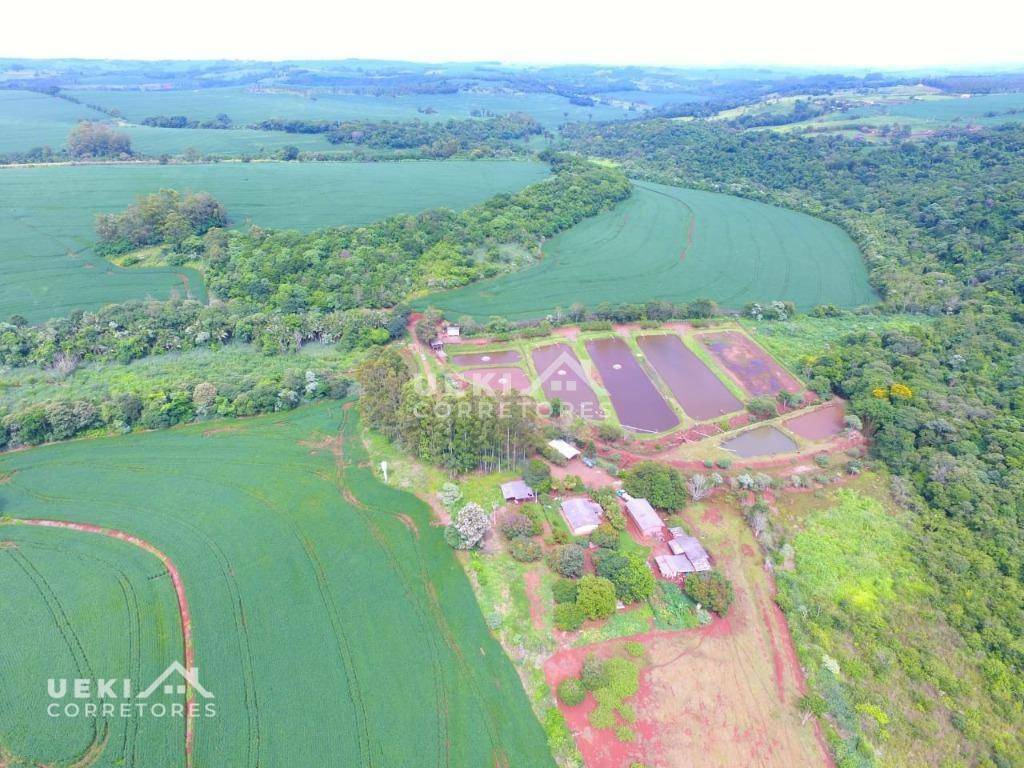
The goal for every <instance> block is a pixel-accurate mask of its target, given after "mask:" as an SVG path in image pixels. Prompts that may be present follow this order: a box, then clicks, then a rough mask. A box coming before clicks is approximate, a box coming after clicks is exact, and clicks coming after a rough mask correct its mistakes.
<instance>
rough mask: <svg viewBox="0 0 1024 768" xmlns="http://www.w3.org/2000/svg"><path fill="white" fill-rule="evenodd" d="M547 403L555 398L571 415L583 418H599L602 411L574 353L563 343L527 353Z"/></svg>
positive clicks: (602, 413) (602, 415)
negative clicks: (531, 360) (535, 369)
mask: <svg viewBox="0 0 1024 768" xmlns="http://www.w3.org/2000/svg"><path fill="white" fill-rule="evenodd" d="M531 357H532V358H533V364H534V366H535V367H536V368H537V373H538V374H539V376H540V384H541V387H542V388H543V389H544V395H545V397H547V398H548V400H554V399H555V398H558V399H559V400H561V401H562V404H563V405H565V406H567V407H568V408H570V409H571V410H572V412H573V413H574V414H575V415H577V416H581V417H583V418H585V419H603V418H604V411H602V410H601V404H600V402H599V401H598V399H597V395H596V394H594V390H593V389H592V388H591V386H590V382H588V381H587V377H586V374H585V373H584V372H583V366H582V365H581V364H580V360H579V358H578V357H576V353H575V352H573V351H572V349H571V348H570V347H569V346H568V345H567V344H552V345H551V346H548V347H539V348H538V349H535V350H533V352H532V353H531Z"/></svg>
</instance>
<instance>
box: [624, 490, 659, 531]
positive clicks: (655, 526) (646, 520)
mask: <svg viewBox="0 0 1024 768" xmlns="http://www.w3.org/2000/svg"><path fill="white" fill-rule="evenodd" d="M626 509H627V510H628V511H629V516H630V517H631V518H632V519H633V522H634V523H635V524H636V527H637V528H639V529H640V533H641V534H642V535H644V536H660V535H661V529H662V528H664V523H662V522H661V518H660V517H659V516H658V513H657V512H655V511H654V507H652V506H651V503H650V502H649V501H647V499H633V498H631V499H630V500H629V501H627V502H626Z"/></svg>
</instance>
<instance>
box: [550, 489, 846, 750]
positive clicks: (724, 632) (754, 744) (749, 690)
mask: <svg viewBox="0 0 1024 768" xmlns="http://www.w3.org/2000/svg"><path fill="white" fill-rule="evenodd" d="M688 523H689V524H690V526H691V527H692V528H693V529H694V531H695V533H696V534H697V535H698V536H700V537H701V539H702V540H703V541H704V542H705V544H706V545H707V547H708V550H709V551H710V552H711V553H712V554H713V556H714V558H715V563H716V567H718V568H719V569H721V570H722V571H723V572H724V573H725V574H726V575H727V576H728V577H729V579H730V580H731V581H732V583H733V585H734V587H735V590H736V599H735V601H734V603H733V605H732V608H731V610H730V611H729V615H728V617H727V618H726V619H718V620H716V621H714V622H713V623H712V624H710V625H709V626H707V627H703V628H701V629H696V630H683V631H681V632H658V631H655V632H649V633H646V634H644V635H640V636H638V637H636V638H631V639H638V640H640V641H642V642H643V643H644V645H645V646H646V647H647V652H648V660H649V662H650V664H649V666H648V667H647V668H646V669H645V670H644V672H643V675H642V678H641V679H642V685H641V690H640V693H639V694H638V696H637V698H636V700H635V702H634V704H635V706H636V711H637V723H636V726H635V730H636V731H637V733H638V735H639V739H638V741H637V742H636V743H634V744H620V743H619V742H617V741H616V740H615V737H614V735H613V734H612V733H611V732H609V731H594V730H593V729H592V728H590V727H589V724H588V723H587V720H586V712H587V710H588V709H589V708H591V707H592V706H593V703H592V702H591V701H589V700H588V702H585V703H584V704H583V705H581V706H579V707H564V706H563V707H562V711H563V712H564V713H565V714H566V717H567V719H568V721H569V723H570V727H572V728H573V730H574V732H575V733H576V737H577V744H578V745H579V747H580V750H581V752H582V753H583V755H584V758H585V760H586V765H587V766H588V768H621V766H622V765H628V764H629V762H628V761H629V760H637V761H642V762H643V763H644V764H645V765H648V766H651V768H675V767H676V766H692V767H693V768H748V767H749V768H813V767H821V766H823V767H825V768H830V767H831V766H832V765H833V763H832V761H831V758H830V757H829V756H828V751H827V749H826V748H825V745H824V743H823V741H822V740H821V737H820V733H819V731H818V729H817V727H816V724H815V723H814V722H813V721H812V722H809V723H803V722H802V717H801V715H800V713H799V711H798V710H797V708H796V700H797V699H798V697H799V696H800V695H801V694H802V693H803V691H804V681H803V674H802V672H801V670H800V667H799V665H798V662H797V659H796V654H795V651H794V648H793V644H792V640H791V638H790V636H789V631H788V629H787V627H786V622H785V618H784V617H783V615H782V613H781V611H780V610H779V608H778V606H776V605H775V602H774V600H773V599H772V596H773V588H774V587H773V581H772V579H771V577H770V575H769V574H768V573H766V572H765V570H764V567H763V558H762V556H761V555H760V551H759V549H758V547H757V544H756V542H755V541H754V538H753V536H752V535H751V534H750V531H749V529H748V528H747V526H746V524H745V523H744V522H743V519H742V518H741V517H740V514H739V512H738V511H737V510H735V509H732V508H728V507H724V506H721V505H716V506H714V507H711V508H709V509H708V510H707V511H706V512H705V514H704V515H702V516H701V517H700V518H699V519H690V520H688ZM622 642H623V641H621V640H617V641H611V642H609V643H603V644H600V645H598V646H592V647H588V648H574V649H570V650H566V651H562V652H561V653H558V654H556V655H555V656H554V657H552V658H551V659H550V660H549V661H548V663H547V664H546V665H545V672H546V674H547V677H548V681H549V683H552V684H557V683H558V681H560V680H561V679H563V678H564V677H565V676H566V675H569V674H576V673H578V670H579V666H580V665H581V664H582V659H583V656H585V655H586V653H588V652H590V651H596V652H598V653H599V655H606V654H609V653H612V652H614V651H615V650H616V648H617V647H618V646H619V645H621V643H622ZM624 760H626V762H623V761H624Z"/></svg>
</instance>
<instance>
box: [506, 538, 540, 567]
mask: <svg viewBox="0 0 1024 768" xmlns="http://www.w3.org/2000/svg"><path fill="white" fill-rule="evenodd" d="M508 553H509V554H510V555H511V556H512V559H513V560H518V561H519V562H520V563H535V562H537V561H538V560H540V558H541V556H542V555H543V554H544V551H543V550H542V549H541V546H540V542H539V541H536V540H534V539H526V538H522V537H520V538H518V539H513V540H512V543H511V544H510V545H509V547H508Z"/></svg>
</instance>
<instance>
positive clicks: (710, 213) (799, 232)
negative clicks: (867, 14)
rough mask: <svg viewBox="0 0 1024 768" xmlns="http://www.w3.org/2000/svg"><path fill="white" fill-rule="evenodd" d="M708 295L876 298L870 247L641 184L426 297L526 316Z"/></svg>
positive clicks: (835, 230)
mask: <svg viewBox="0 0 1024 768" xmlns="http://www.w3.org/2000/svg"><path fill="white" fill-rule="evenodd" d="M697 298H710V299H714V300H715V301H717V302H718V303H719V304H721V305H722V306H725V307H729V308H739V307H742V306H743V305H744V304H746V303H747V302H750V301H765V302H766V301H772V300H777V299H785V300H790V301H793V302H795V303H796V304H797V306H799V307H801V308H807V307H811V306H814V305H816V304H824V303H831V304H836V305H838V306H842V307H853V306H858V305H862V304H870V303H873V302H875V301H876V300H877V296H876V295H875V293H874V291H873V290H872V289H871V287H870V285H869V284H868V280H867V270H866V268H865V266H864V263H863V260H862V257H861V254H860V251H859V250H858V248H857V246H856V245H855V244H854V242H853V241H852V240H851V239H850V238H849V236H848V235H847V234H846V233H845V232H843V230H841V229H840V228H839V227H837V226H835V225H834V224H830V223H828V222H825V221H822V220H820V219H816V218H814V217H812V216H808V215H806V214H803V213H798V212H796V211H791V210H788V209H784V208H777V207H774V206H770V205H765V204H763V203H758V202H754V201H751V200H744V199H742V198H738V197H733V196H730V195H722V194H716V193H712V192H701V191H697V190H691V189H682V188H678V187H668V186H663V185H660V184H647V183H638V184H636V188H635V189H634V192H633V195H632V196H631V197H630V198H629V199H627V200H625V201H623V202H622V203H620V204H619V205H618V206H616V207H615V208H614V209H613V210H611V211H608V212H607V213H603V214H601V215H599V216H596V217H593V218H591V219H587V220H585V221H583V222H582V223H580V224H578V225H577V226H575V227H573V228H572V229H570V230H569V231H567V232H564V233H562V234H560V235H558V236H556V237H554V238H553V239H552V240H551V241H550V242H548V243H547V244H545V246H544V258H543V260H542V261H540V262H539V263H537V264H535V265H533V266H531V267H529V268H527V269H525V270H522V271H520V272H515V273H510V274H506V275H502V276H500V277H498V278H495V279H493V280H486V281H482V282H479V283H475V284H473V285H469V286H466V287H464V288H460V289H457V290H454V291H448V292H445V293H438V294H432V295H430V296H426V297H423V298H422V299H420V300H418V302H417V304H418V306H421V307H426V306H434V307H437V308H438V309H441V310H443V311H444V312H445V313H446V314H447V315H448V316H449V317H452V318H456V317H459V316H461V315H470V316H473V317H475V318H477V319H486V318H488V317H491V316H494V315H499V316H503V317H506V318H509V319H513V320H521V319H528V318H536V317H543V316H544V315H547V314H549V313H552V312H553V311H554V310H555V309H557V308H561V309H563V310H567V309H568V308H569V307H570V306H571V305H572V304H574V303H577V302H579V303H582V304H584V305H586V306H587V307H589V308H591V309H593V308H596V307H597V306H598V305H600V304H602V303H604V302H608V303H611V304H622V303H633V302H645V301H650V300H655V299H659V300H667V301H673V302H686V301H691V300H693V299H697Z"/></svg>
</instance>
